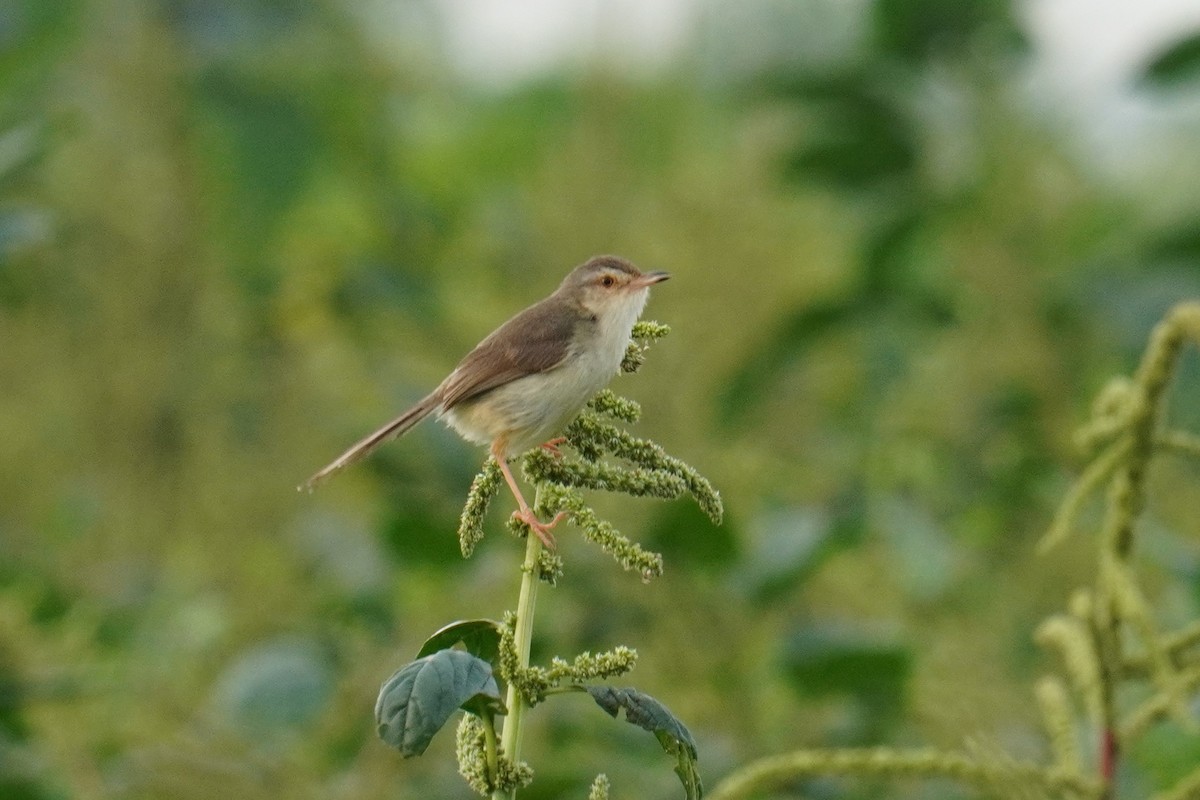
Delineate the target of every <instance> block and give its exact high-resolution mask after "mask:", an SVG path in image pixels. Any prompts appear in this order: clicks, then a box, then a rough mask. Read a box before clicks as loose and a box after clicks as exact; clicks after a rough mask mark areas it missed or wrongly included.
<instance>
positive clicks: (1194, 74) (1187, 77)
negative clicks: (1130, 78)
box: [1141, 33, 1200, 89]
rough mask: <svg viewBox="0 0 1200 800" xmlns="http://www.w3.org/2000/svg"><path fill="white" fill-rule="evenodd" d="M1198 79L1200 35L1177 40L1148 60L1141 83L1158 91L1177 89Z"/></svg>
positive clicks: (1199, 70)
mask: <svg viewBox="0 0 1200 800" xmlns="http://www.w3.org/2000/svg"><path fill="white" fill-rule="evenodd" d="M1198 79H1200V33H1193V34H1192V35H1190V36H1188V37H1186V38H1184V39H1181V40H1179V41H1178V42H1176V43H1175V44H1173V45H1171V46H1170V47H1168V48H1167V49H1165V50H1163V51H1162V52H1160V53H1159V54H1158V55H1156V56H1155V57H1154V58H1152V59H1151V60H1150V63H1149V64H1147V65H1146V68H1145V69H1144V70H1143V71H1142V75H1141V81H1142V83H1144V84H1146V85H1148V86H1153V87H1155V88H1158V89H1168V88H1177V87H1179V86H1180V84H1183V83H1190V82H1193V81H1196V80H1198Z"/></svg>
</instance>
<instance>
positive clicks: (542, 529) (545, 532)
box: [513, 508, 567, 550]
mask: <svg viewBox="0 0 1200 800" xmlns="http://www.w3.org/2000/svg"><path fill="white" fill-rule="evenodd" d="M565 516H567V512H565V511H560V512H558V513H557V514H555V515H554V519H552V520H550V521H549V522H542V521H541V520H540V519H538V518H537V515H536V514H534V513H533V511H532V509H528V508H527V509H524V510H522V511H514V512H513V519H517V520H520V521H521V522H524V523H525V524H526V525H528V526H529V529H530V530H531V531H533V533H534V535H536V536H537V537H538V538H539V539H541V540H542V544H544V545H545V546H546V548H547V549H549V550H557V549H558V543H557V542H555V541H554V536H553V534H551V533H550V529H551V528H553V527H554V526H555V525H557V524H558V523H559V522H561V521H562V520H563V517H565Z"/></svg>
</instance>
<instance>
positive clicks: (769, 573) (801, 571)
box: [735, 498, 862, 602]
mask: <svg viewBox="0 0 1200 800" xmlns="http://www.w3.org/2000/svg"><path fill="white" fill-rule="evenodd" d="M835 513H836V514H838V516H834V515H833V514H830V513H829V512H827V511H826V510H825V509H821V508H813V507H800V508H782V509H777V510H774V511H769V512H767V513H765V514H763V515H762V516H761V517H759V518H758V519H757V520H755V523H754V526H753V527H754V535H753V536H752V537H751V539H750V542H751V544H750V550H749V552H748V553H747V554H746V557H745V558H744V559H743V561H742V563H741V564H739V565H738V570H737V573H736V576H735V580H736V581H737V583H738V584H740V585H741V586H743V587H744V588H745V590H746V591H747V592H749V593H750V594H751V595H752V596H753V597H754V598H755V599H756V600H757V601H759V602H771V601H772V600H774V599H776V598H777V597H779V595H780V594H782V593H784V592H786V591H788V590H790V589H791V588H792V587H794V586H796V585H797V584H798V583H800V582H801V581H803V580H804V578H805V577H807V576H808V575H810V574H812V572H813V571H815V570H816V569H817V568H818V567H819V566H820V565H821V564H822V563H824V561H825V560H826V559H827V558H828V557H829V556H830V555H831V554H833V553H835V552H837V551H839V550H842V549H844V548H846V547H849V546H852V545H853V544H854V543H855V542H857V541H858V536H857V535H855V531H858V532H861V520H859V521H858V522H857V523H855V522H854V521H853V518H860V517H861V514H862V510H861V499H859V498H856V499H855V500H853V501H851V502H849V503H847V504H846V505H845V507H844V508H843V509H840V510H839V511H837V512H835Z"/></svg>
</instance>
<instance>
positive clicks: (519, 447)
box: [300, 256, 670, 548]
mask: <svg viewBox="0 0 1200 800" xmlns="http://www.w3.org/2000/svg"><path fill="white" fill-rule="evenodd" d="M669 277H670V275H669V274H668V273H666V272H642V271H641V270H639V269H638V268H637V267H635V266H634V265H633V264H631V263H630V262H628V261H626V260H625V259H623V258H620V257H618V256H596V257H595V258H592V259H590V260H589V261H587V262H586V263H584V264H582V265H580V266H578V267H576V268H575V269H573V270H572V271H571V272H570V274H568V275H567V277H566V278H564V279H563V282H562V283H561V284H560V285H559V287H558V289H556V290H555V291H554V293H553V294H551V295H550V296H549V297H547V298H546V299H545V300H542V301H541V302H539V303H535V304H534V305H532V306H530V307H529V308H527V309H525V310H524V311H522V312H520V313H519V314H517V315H516V316H515V317H513V318H512V319H510V320H509V321H508V322H505V323H504V324H503V325H501V326H500V327H499V328H497V329H496V330H495V331H493V332H492V333H491V334H490V335H488V337H487V338H485V339H484V340H483V341H482V342H480V343H479V344H478V345H476V347H475V349H474V350H472V351H471V352H470V353H467V355H466V357H465V358H464V359H463V360H462V361H460V362H459V364H458V366H457V367H455V368H454V371H453V372H451V373H450V374H449V375H448V376H447V377H446V379H445V380H444V381H442V382H441V384H439V385H438V387H437V388H436V389H434V390H433V391H432V392H430V393H429V395H428V396H426V397H425V398H424V399H423V400H421V401H420V402H419V403H417V404H416V405H415V406H413V407H412V408H410V409H409V410H408V411H405V412H404V413H403V414H401V415H400V416H398V417H396V418H395V419H394V420H392V421H391V422H389V423H388V424H386V425H384V426H383V427H382V428H380V429H379V430H377V431H375V432H374V433H372V434H371V435H370V436H367V437H366V438H365V439H363V440H362V441H360V442H358V443H357V444H355V445H354V446H353V447H351V448H350V449H349V450H347V451H346V452H345V453H343V454H342V455H340V456H338V458H337V459H336V460H334V461H333V462H332V463H331V464H329V466H327V467H325V468H324V469H322V470H321V471H320V472H318V473H317V474H315V475H313V476H312V477H311V478H309V479H308V481H306V482H305V484H304V485H303V486H302V487H300V488H302V489H308V490H311V489H312V488H313V487H314V486H316V485H317V484H318V483H320V482H321V481H323V480H325V479H326V478H328V477H329V476H330V475H333V474H334V473H335V472H338V471H340V470H342V469H344V468H345V467H347V466H349V465H350V464H353V463H354V462H356V461H358V460H359V459H361V458H363V457H364V456H366V455H367V454H369V453H370V452H371V451H373V450H374V449H375V448H377V447H378V446H379V445H381V444H383V443H384V442H386V441H389V440H390V439H394V438H396V437H398V436H400V435H402V434H404V433H405V432H407V431H408V430H409V429H410V428H412V427H413V426H414V425H416V424H417V423H418V422H420V421H421V420H422V419H424V418H425V417H427V416H428V415H429V414H430V413H435V412H436V413H437V415H438V416H439V417H440V418H441V419H443V420H445V421H446V423H447V424H448V425H449V426H450V427H451V428H453V429H454V430H455V431H457V432H458V434H459V435H461V436H462V437H463V438H464V439H466V440H467V441H470V442H475V443H477V444H487V445H490V447H491V453H492V456H493V457H495V459H496V462H497V463H498V464H499V465H500V470H501V472H503V474H504V480H505V482H507V483H508V488H509V489H511V490H512V493H513V496H514V497H516V499H517V507H518V510H517V511H515V512H514V513H513V516H514V517H516V518H517V519H519V520H521V521H523V522H524V523H526V524H527V525H528V526H529V527H530V529H531V530H533V532H534V533H535V534H537V536H538V538H539V539H541V540H542V542H543V543H544V544H545V545H546V546H547V547H551V548H553V547H554V537H553V536H552V535H551V534H550V529H551V528H553V527H554V526H555V525H556V524H558V521H559V519H560V518H561V517H562V516H563V515H562V514H559V515H558V516H556V517H555V518H554V519H553V520H551V521H550V522H542V521H541V520H539V519H538V518H537V516H536V515H535V514H534V513H533V511H532V509H530V507H529V504H528V503H526V502H525V498H524V497H523V496H522V495H521V490H520V488H519V487H518V486H517V482H516V480H515V479H514V478H513V475H512V471H511V470H510V469H509V467H508V459H509V458H510V457H512V456H514V455H520V454H521V453H523V452H525V451H526V450H528V449H530V448H532V447H535V446H537V445H539V444H541V445H542V446H544V447H547V448H549V449H551V450H554V447H555V445H556V444H558V443H559V442H560V441H561V440H556V439H555V440H552V439H550V438H549V437H551V436H553V435H555V434H557V433H559V432H560V431H561V430H562V428H563V426H564V425H566V424H567V423H568V422H570V421H571V419H572V418H574V416H575V415H576V414H577V413H579V411H580V409H582V408H583V406H584V405H585V404H586V403H587V401H588V400H589V399H590V398H591V397H592V395H594V394H595V393H596V392H598V391H600V390H601V389H603V388H604V387H605V385H607V384H608V382H609V380H611V379H612V377H613V376H614V375H615V374H616V373H617V371H618V370H619V369H620V365H621V360H622V358H624V356H625V350H626V347H627V346H628V345H629V336H630V332H631V331H632V329H633V324H634V323H635V322H637V319H638V316H639V315H640V314H641V313H642V308H643V307H645V305H646V299H647V297H648V296H649V293H650V287H651V286H653V285H654V284H656V283H659V282H660V281H665V280H666V279H667V278H669Z"/></svg>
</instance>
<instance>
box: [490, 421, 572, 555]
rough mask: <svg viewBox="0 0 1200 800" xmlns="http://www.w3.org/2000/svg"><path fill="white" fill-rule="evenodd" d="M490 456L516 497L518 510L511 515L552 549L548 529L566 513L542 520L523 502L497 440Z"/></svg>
mask: <svg viewBox="0 0 1200 800" xmlns="http://www.w3.org/2000/svg"><path fill="white" fill-rule="evenodd" d="M492 457H493V458H495V459H496V463H497V464H499V465H500V472H501V473H502V474H503V475H504V481H505V483H507V484H508V488H509V489H511V490H512V493H513V497H515V498H517V508H518V509H519V510H517V511H514V512H513V516H514V517H516V518H517V519H519V520H521V521H522V522H524V523H525V524H526V525H528V526H529V528H530V530H532V531H533V532H534V533H535V534H536V535H537V537H538V538H539V539H541V540H542V544H544V545H546V547H548V548H550V549H551V550H554V549H556V548H557V545H556V544H555V542H554V536H553V535H551V533H550V529H551V528H553V527H554V526H555V525H557V524H558V523H559V522H560V521H561V520H562V518H563V517H565V516H566V515H567V514H566V512H565V511H560V512H558V513H557V514H555V515H554V519H552V520H550V521H549V522H542V521H541V520H540V519H538V518H537V515H536V514H534V513H533V509H532V508H530V507H529V504H528V503H526V502H525V497H524V496H523V495H522V494H521V490H520V488H519V487H518V486H517V481H516V479H514V478H513V474H512V471H511V470H510V469H509V468H508V458H507V457H506V456H505V455H504V453H503V449H502V448H501V447H499V442H494V443H493V444H492Z"/></svg>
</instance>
